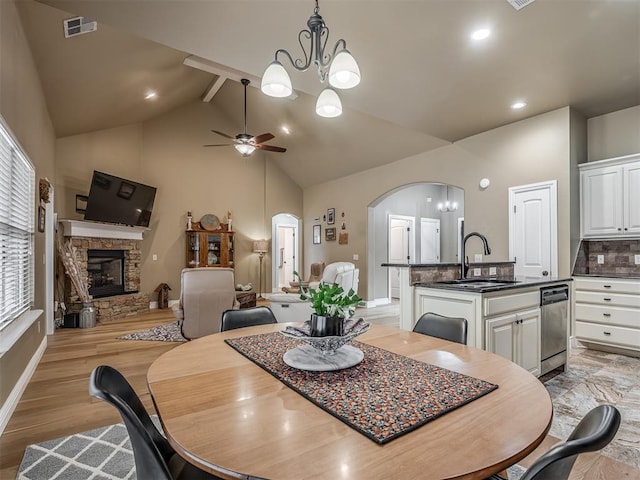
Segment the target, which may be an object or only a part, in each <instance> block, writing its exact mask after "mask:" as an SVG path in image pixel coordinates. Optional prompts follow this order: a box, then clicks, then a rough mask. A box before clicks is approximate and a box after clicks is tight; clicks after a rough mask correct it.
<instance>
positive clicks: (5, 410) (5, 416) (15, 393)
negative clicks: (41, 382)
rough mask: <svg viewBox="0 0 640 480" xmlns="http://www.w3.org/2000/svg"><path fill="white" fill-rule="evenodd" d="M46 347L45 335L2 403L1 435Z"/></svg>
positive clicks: (0, 412) (0, 413)
mask: <svg viewBox="0 0 640 480" xmlns="http://www.w3.org/2000/svg"><path fill="white" fill-rule="evenodd" d="M46 349H47V336H46V335H45V336H44V337H43V339H42V342H40V346H39V347H38V348H37V350H36V351H35V353H34V354H33V357H31V360H30V361H29V364H28V365H27V368H25V369H24V372H22V375H20V378H19V379H18V382H17V383H16V386H15V387H13V390H11V393H10V394H9V397H8V398H7V401H6V402H4V404H3V405H2V408H0V435H2V433H3V432H4V429H5V427H6V426H7V424H8V423H9V420H11V415H13V412H14V411H15V409H16V407H17V406H18V402H19V401H20V398H21V397H22V394H23V393H24V391H25V389H26V388H27V385H28V384H29V380H31V377H33V374H34V373H35V371H36V368H37V367H38V363H40V359H42V356H43V355H44V351H45V350H46Z"/></svg>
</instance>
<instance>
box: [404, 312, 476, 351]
mask: <svg viewBox="0 0 640 480" xmlns="http://www.w3.org/2000/svg"><path fill="white" fill-rule="evenodd" d="M413 331H414V332H417V333H422V334H424V335H429V336H430V337H437V338H442V339H444V340H449V341H452V342H458V343H462V344H466V343H467V320H466V319H465V318H457V317H444V316H442V315H438V314H437V313H432V312H427V313H425V314H424V315H422V316H421V317H420V318H419V319H418V321H417V322H416V325H415V327H413Z"/></svg>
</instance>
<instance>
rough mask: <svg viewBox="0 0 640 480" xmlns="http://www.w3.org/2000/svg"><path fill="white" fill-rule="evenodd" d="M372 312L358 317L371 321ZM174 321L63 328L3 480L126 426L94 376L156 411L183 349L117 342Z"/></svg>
mask: <svg viewBox="0 0 640 480" xmlns="http://www.w3.org/2000/svg"><path fill="white" fill-rule="evenodd" d="M383 309H384V307H380V308H379V309H371V310H369V312H370V313H371V317H372V318H371V320H372V321H374V322H376V323H378V321H380V323H387V324H388V323H389V322H390V321H391V320H390V319H389V317H388V316H386V315H384V314H383V315H380V314H381V313H384V312H383ZM366 312H367V311H366V310H364V311H362V313H361V312H360V311H359V312H358V314H359V315H362V316H364V317H366V316H368V315H367V314H366ZM374 312H375V313H374ZM172 320H173V316H172V314H171V312H170V311H169V310H155V311H152V312H151V313H149V314H145V315H139V316H135V317H129V318H127V319H126V320H116V321H113V322H109V323H106V324H99V325H98V326H96V327H95V328H92V329H86V330H85V329H59V330H57V331H56V333H55V334H54V335H52V336H50V337H49V339H48V346H47V350H46V352H45V354H44V357H43V358H42V360H41V362H40V364H39V365H38V368H37V369H36V372H35V374H34V376H33V378H32V379H31V381H30V382H29V385H28V386H27V389H26V390H25V392H24V395H23V396H22V399H21V400H20V403H19V404H18V407H17V409H16V411H15V413H14V414H13V416H12V418H11V420H10V421H9V424H8V425H7V428H6V429H5V431H4V433H3V435H2V437H0V479H1V480H10V479H11V480H13V479H14V478H15V475H16V471H17V469H18V466H19V464H20V461H21V459H22V455H23V453H24V450H25V447H26V446H27V445H30V444H32V443H39V442H42V441H45V440H50V439H53V438H57V437H61V436H64V435H70V434H73V433H77V432H82V431H85V430H90V429H92V428H97V427H100V426H104V425H109V424H112V423H117V422H120V417H119V416H118V413H117V412H116V410H115V409H114V408H113V407H111V406H109V405H107V404H105V403H104V402H101V401H99V400H97V399H94V398H93V397H90V396H89V394H88V379H89V374H90V373H91V371H92V370H93V368H94V367H96V366H98V365H103V364H107V365H111V366H113V367H115V368H117V369H118V370H120V371H121V372H122V373H123V374H124V375H125V377H127V379H128V380H129V382H131V384H132V385H133V387H134V389H135V390H136V392H137V393H138V395H140V397H141V398H142V400H143V402H144V404H145V407H146V408H147V409H148V410H149V411H150V412H152V411H153V405H152V402H151V398H150V396H149V392H148V390H147V384H146V372H147V369H148V367H149V365H150V364H151V363H152V362H153V361H154V360H155V359H156V358H157V357H158V356H159V355H161V354H162V353H164V352H166V351H168V350H170V349H172V348H174V347H176V346H177V345H179V343H169V342H149V341H131V340H117V339H116V337H118V336H120V335H125V334H127V333H131V332H135V331H137V330H142V329H145V328H149V327H153V326H156V325H160V324H163V323H167V322H169V321H172ZM557 441H558V439H555V438H553V437H547V439H546V440H545V441H544V442H543V444H542V445H541V447H540V448H539V449H538V450H537V451H536V452H534V453H533V455H532V456H531V457H529V458H527V459H525V461H523V462H521V463H522V464H523V465H524V466H527V465H529V464H530V462H531V461H532V460H533V459H535V458H536V457H537V456H539V455H540V453H542V452H544V451H546V450H547V449H548V448H549V447H550V446H551V445H553V444H554V443H556V442H557ZM425 478H428V475H426V476H425ZM571 479H572V480H620V479H629V480H631V479H633V480H640V470H637V469H633V468H631V467H629V466H627V465H625V464H623V463H620V462H616V461H615V460H612V459H610V458H608V457H605V456H602V455H599V454H587V455H582V456H581V457H579V459H578V461H577V463H576V466H575V467H574V470H573V472H572V475H571ZM69 480H73V479H69Z"/></svg>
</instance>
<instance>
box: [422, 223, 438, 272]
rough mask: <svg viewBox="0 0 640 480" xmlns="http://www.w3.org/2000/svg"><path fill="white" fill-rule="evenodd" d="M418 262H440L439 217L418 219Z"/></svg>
mask: <svg viewBox="0 0 640 480" xmlns="http://www.w3.org/2000/svg"><path fill="white" fill-rule="evenodd" d="M420 263H440V219H439V218H421V219H420Z"/></svg>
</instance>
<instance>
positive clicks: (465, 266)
mask: <svg viewBox="0 0 640 480" xmlns="http://www.w3.org/2000/svg"><path fill="white" fill-rule="evenodd" d="M463 228H464V227H463ZM471 237H478V238H479V239H480V240H482V245H483V246H484V254H485V255H491V249H490V248H489V242H487V237H485V236H484V235H482V234H481V233H478V232H471V233H469V234H467V235H465V236H464V238H463V239H462V248H461V249H460V275H461V276H460V279H461V280H464V279H465V278H467V273H468V272H469V258H468V257H466V256H465V245H466V244H467V240H469V238H471Z"/></svg>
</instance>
